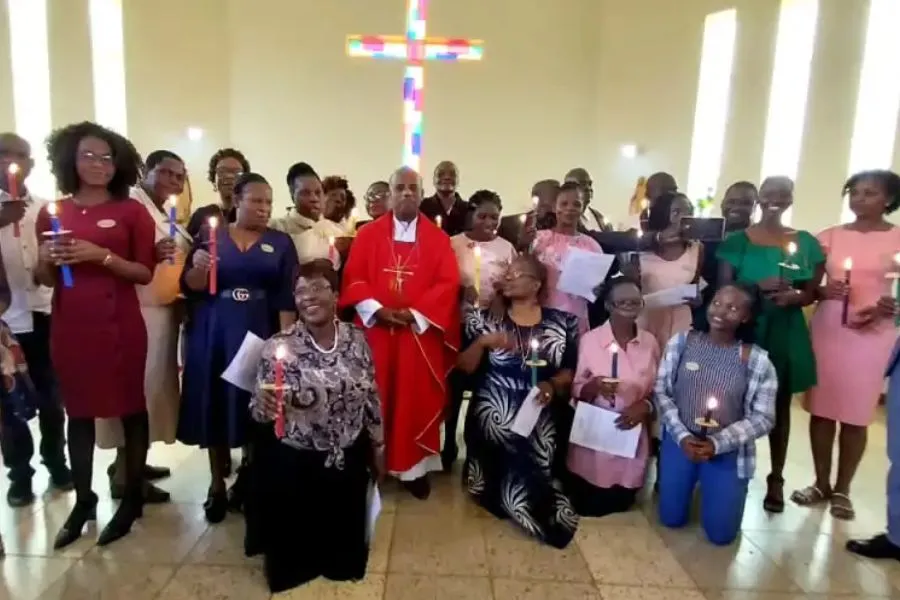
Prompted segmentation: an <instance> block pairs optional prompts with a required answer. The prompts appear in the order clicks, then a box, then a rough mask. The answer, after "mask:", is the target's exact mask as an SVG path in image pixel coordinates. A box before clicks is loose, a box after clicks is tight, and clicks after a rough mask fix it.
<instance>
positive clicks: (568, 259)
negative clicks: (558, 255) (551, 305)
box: [556, 248, 615, 302]
mask: <svg viewBox="0 0 900 600" xmlns="http://www.w3.org/2000/svg"><path fill="white" fill-rule="evenodd" d="M613 259H615V255H613V254H597V253H596V252H590V251H588V250H582V249H581V248H570V249H569V251H568V252H566V256H565V257H564V258H563V260H562V264H561V265H560V274H559V281H558V282H557V283H556V289H558V290H559V291H561V292H565V293H567V294H572V295H573V296H580V297H581V298H586V299H587V300H588V301H590V302H594V301H596V300H597V296H596V295H595V294H594V289H596V287H597V286H598V285H600V284H601V283H603V280H604V279H606V274H607V273H608V272H609V268H610V267H611V266H612V263H613Z"/></svg>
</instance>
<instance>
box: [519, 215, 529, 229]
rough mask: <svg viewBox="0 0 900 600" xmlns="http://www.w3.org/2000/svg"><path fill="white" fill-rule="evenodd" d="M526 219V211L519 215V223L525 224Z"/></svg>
mask: <svg viewBox="0 0 900 600" xmlns="http://www.w3.org/2000/svg"><path fill="white" fill-rule="evenodd" d="M527 220H528V213H522V214H521V215H519V223H521V224H522V226H523V227H524V226H525V221H527Z"/></svg>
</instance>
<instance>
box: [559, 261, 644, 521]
mask: <svg viewBox="0 0 900 600" xmlns="http://www.w3.org/2000/svg"><path fill="white" fill-rule="evenodd" d="M605 287H606V289H605V291H604V294H603V295H604V297H605V298H604V304H605V306H606V310H607V311H608V312H609V321H607V322H606V323H604V324H603V325H601V326H600V327H598V328H596V329H594V330H592V331H590V332H589V333H587V334H585V336H584V337H582V338H581V343H580V344H579V345H578V369H577V370H576V372H575V379H574V382H573V386H572V392H573V394H572V395H573V398H574V399H573V402H578V401H581V402H587V403H589V404H593V405H595V406H599V407H601V408H605V409H607V410H612V411H615V412H617V413H621V416H620V417H619V418H618V425H619V427H620V428H621V429H632V428H634V427H637V426H638V425H643V429H642V430H641V434H640V441H639V442H638V448H637V454H636V455H635V457H634V458H624V457H621V456H614V455H612V454H608V453H606V452H599V451H596V450H591V449H589V448H584V447H582V446H577V445H575V444H570V445H569V456H568V461H567V466H568V469H569V473H570V477H569V482H568V485H567V488H566V489H567V492H568V493H569V496H570V498H571V499H572V503H573V504H574V506H575V511H576V512H577V513H578V514H580V515H584V516H591V517H602V516H604V515H608V514H611V513H616V512H625V511H627V510H629V509H630V508H631V507H632V505H633V504H634V499H635V497H636V496H637V493H638V491H639V490H640V489H641V486H643V485H644V475H645V474H646V471H647V460H648V458H649V456H650V443H649V436H648V435H647V425H648V424H649V421H650V416H651V414H652V412H653V405H652V404H651V402H650V400H649V398H650V395H651V393H652V391H653V385H654V383H655V381H656V369H657V367H658V366H659V354H660V350H659V344H658V343H657V342H656V338H654V337H653V336H652V335H650V334H649V333H648V332H646V331H643V330H641V329H639V328H638V326H637V324H636V323H635V321H636V320H637V317H638V315H639V314H640V312H641V308H642V307H643V306H644V301H643V297H642V296H641V289H640V287H638V285H637V284H636V283H634V282H633V281H632V280H630V279H627V278H625V277H617V278H615V279H612V280H610V281H609V282H608V283H607V284H606V286H605ZM614 349H615V354H616V355H617V358H616V373H615V377H614V378H613V377H612V375H613V373H612V361H613V358H612V357H613V354H614V352H613V350H614ZM610 379H615V381H610Z"/></svg>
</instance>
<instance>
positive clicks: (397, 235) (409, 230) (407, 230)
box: [392, 215, 419, 242]
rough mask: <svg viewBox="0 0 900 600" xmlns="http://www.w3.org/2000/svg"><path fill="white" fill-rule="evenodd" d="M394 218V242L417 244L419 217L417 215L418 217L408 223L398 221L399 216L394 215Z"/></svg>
mask: <svg viewBox="0 0 900 600" xmlns="http://www.w3.org/2000/svg"><path fill="white" fill-rule="evenodd" d="M392 218H393V219H394V241H395V242H415V241H416V229H417V226H418V224H419V216H418V215H416V217H415V218H414V219H413V220H412V221H410V222H408V223H406V222H404V221H401V220H400V219H398V218H397V215H392Z"/></svg>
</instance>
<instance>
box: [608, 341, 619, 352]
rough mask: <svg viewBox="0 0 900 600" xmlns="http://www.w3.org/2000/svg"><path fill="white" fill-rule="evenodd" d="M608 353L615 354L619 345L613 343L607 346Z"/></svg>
mask: <svg viewBox="0 0 900 600" xmlns="http://www.w3.org/2000/svg"><path fill="white" fill-rule="evenodd" d="M609 351H610V352H611V353H612V354H616V353H617V352H618V351H619V345H618V344H617V343H615V342H613V343H612V344H610V345H609Z"/></svg>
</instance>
